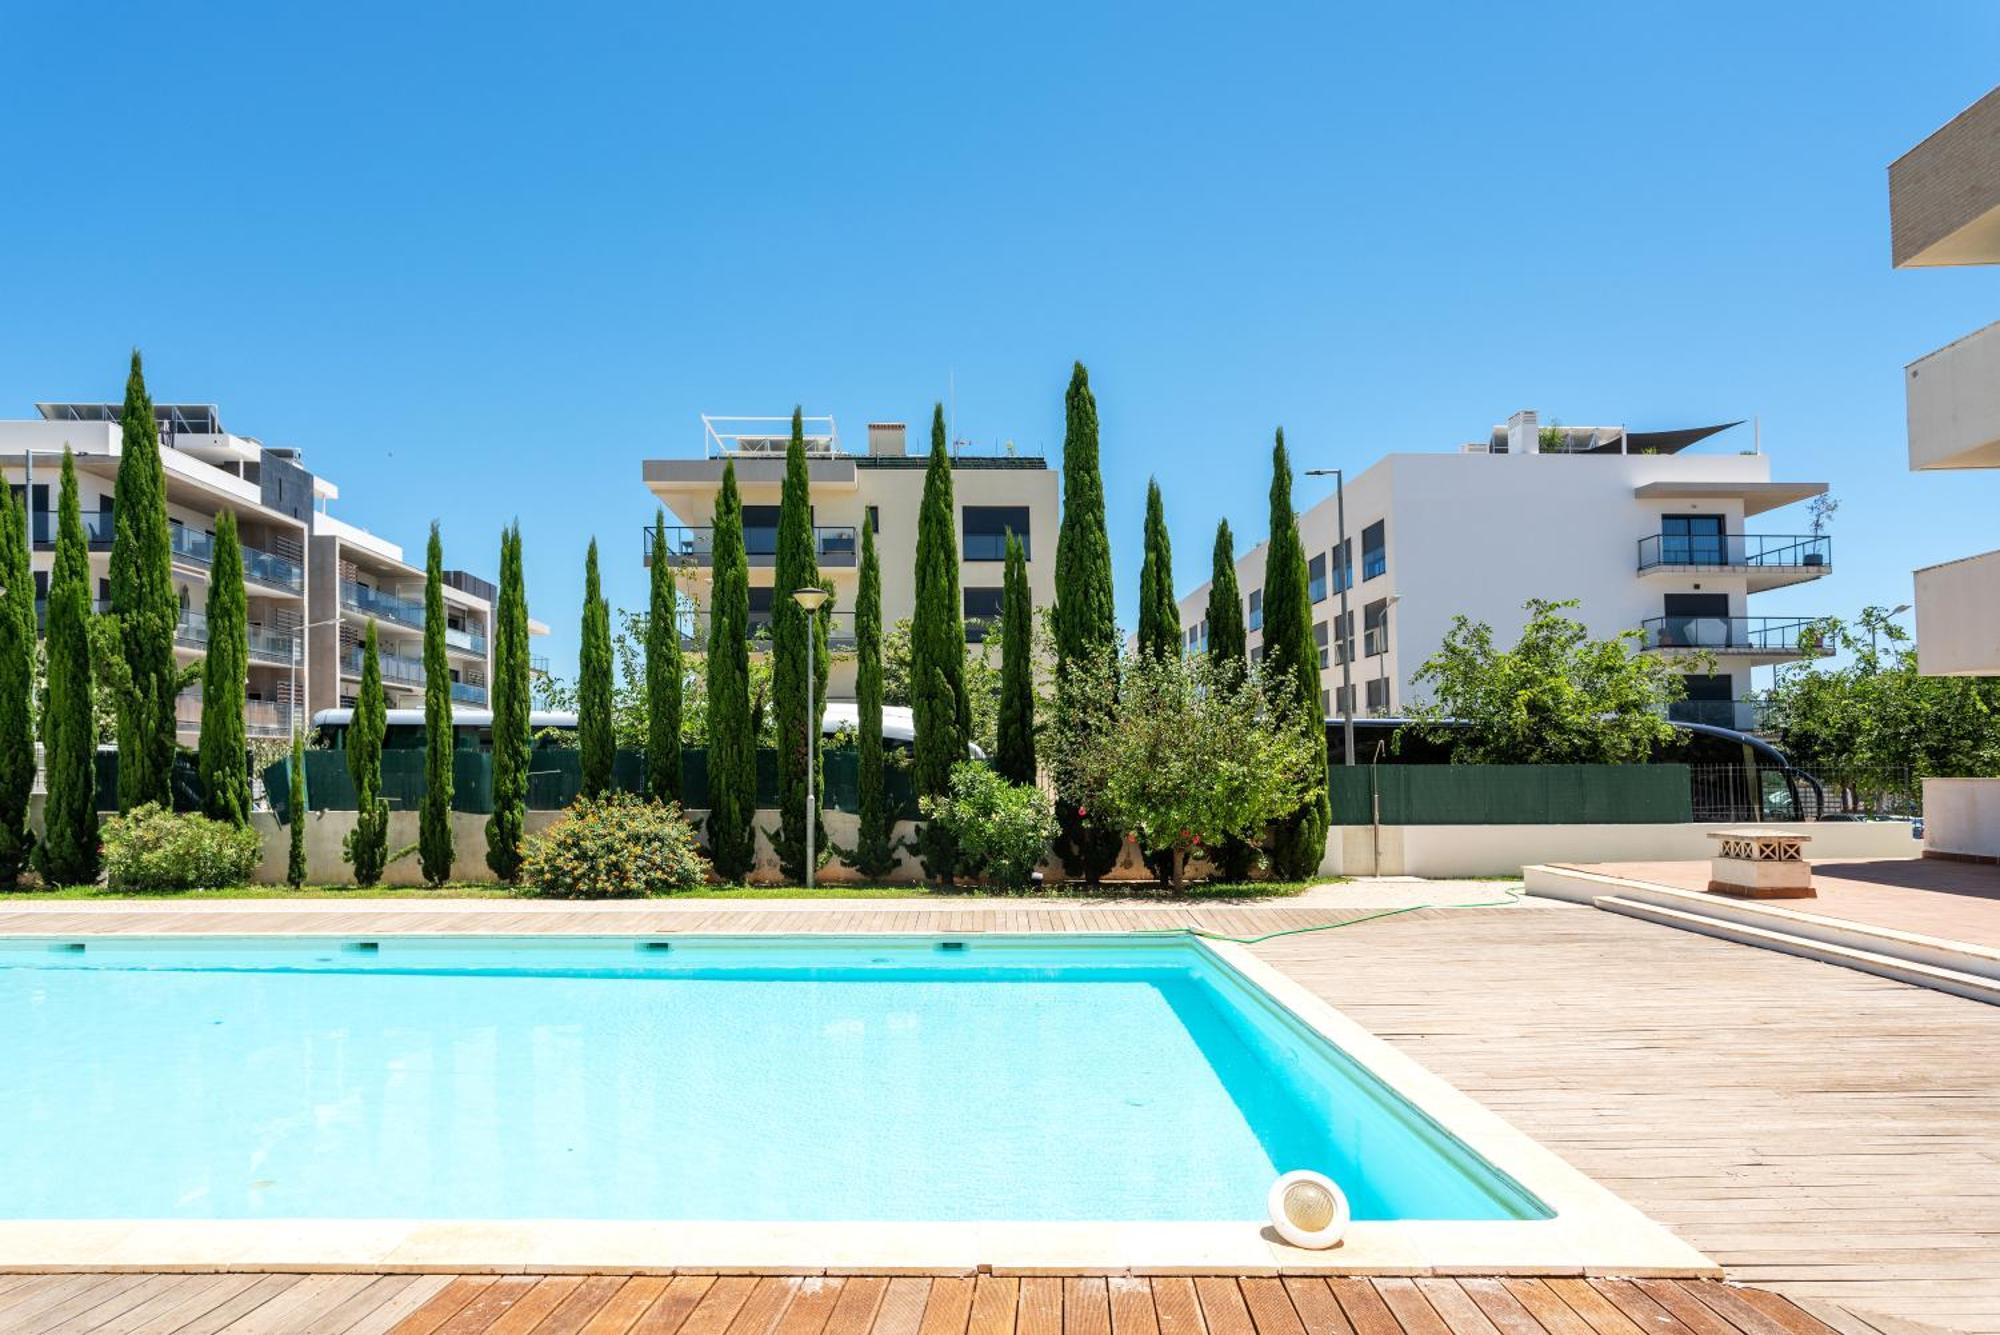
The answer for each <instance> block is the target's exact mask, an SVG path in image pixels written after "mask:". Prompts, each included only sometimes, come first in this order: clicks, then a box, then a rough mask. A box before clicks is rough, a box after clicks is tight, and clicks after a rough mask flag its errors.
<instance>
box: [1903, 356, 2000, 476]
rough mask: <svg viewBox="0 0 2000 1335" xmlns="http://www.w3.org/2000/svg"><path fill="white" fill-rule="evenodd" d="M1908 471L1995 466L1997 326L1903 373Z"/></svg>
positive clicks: (1998, 449) (1998, 445)
mask: <svg viewBox="0 0 2000 1335" xmlns="http://www.w3.org/2000/svg"><path fill="white" fill-rule="evenodd" d="M1903 393H1904V399H1905V403H1906V407H1907V415H1908V421H1909V435H1910V467H1911V468H1912V469H1919V470H1921V469H1931V468H1996V467H2000V322H1996V323H1994V324H1990V325H1987V326H1986V327H1985V328H1984V329H1981V330H1979V331H1978V332H1977V333H1972V334H1967V335H1966V336H1965V337H1964V338H1961V339H1959V340H1958V341H1957V342H1956V343H1948V344H1946V345H1945V346H1944V347H1942V348H1939V349H1938V350H1937V351H1936V352H1933V353H1931V354H1930V355H1929V356H1927V357H1922V358H1919V359H1918V360H1916V361H1914V362H1912V363H1910V365H1909V366H1907V367H1905V368H1904V370H1903Z"/></svg>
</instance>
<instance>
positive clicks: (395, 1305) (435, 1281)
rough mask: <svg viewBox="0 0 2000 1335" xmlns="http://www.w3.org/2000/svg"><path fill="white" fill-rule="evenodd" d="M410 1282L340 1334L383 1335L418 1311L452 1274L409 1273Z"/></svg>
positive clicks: (448, 1280) (441, 1290)
mask: <svg viewBox="0 0 2000 1335" xmlns="http://www.w3.org/2000/svg"><path fill="white" fill-rule="evenodd" d="M403 1278H406V1279H409V1280H410V1283H409V1285H407V1286H406V1287H405V1288H403V1289H401V1290H400V1291H398V1292H396V1293H394V1294H392V1295H391V1296H390V1297H389V1298H388V1299H387V1300H386V1301H384V1302H383V1303H382V1305H381V1306H380V1307H377V1308H376V1309H375V1310H374V1311H372V1312H370V1313H368V1314H367V1315H366V1316H363V1317H361V1318H360V1319H359V1320H357V1321H356V1322H355V1323H354V1324H353V1325H352V1326H349V1327H348V1328H347V1329H346V1330H345V1331H343V1332H341V1335H384V1333H385V1332H387V1331H390V1330H393V1329H394V1328H395V1326H396V1324H397V1323H398V1322H399V1321H401V1320H402V1319H403V1318H404V1317H406V1316H408V1315H409V1314H410V1313H411V1312H414V1311H416V1310H417V1309H418V1308H420V1307H422V1306H423V1305H424V1304H425V1303H427V1302H429V1301H430V1300H431V1299H432V1298H434V1297H436V1296H437V1295H438V1294H439V1293H441V1292H443V1291H444V1290H445V1289H446V1288H447V1287H448V1286H449V1285H450V1284H451V1280H452V1277H451V1276H450V1275H406V1276H403Z"/></svg>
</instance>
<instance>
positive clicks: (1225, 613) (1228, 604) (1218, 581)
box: [1205, 519, 1248, 666]
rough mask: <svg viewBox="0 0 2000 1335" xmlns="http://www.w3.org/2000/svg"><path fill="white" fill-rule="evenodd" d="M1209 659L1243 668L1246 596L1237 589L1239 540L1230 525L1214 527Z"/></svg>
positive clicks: (1209, 610)
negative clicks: (1231, 530)
mask: <svg viewBox="0 0 2000 1335" xmlns="http://www.w3.org/2000/svg"><path fill="white" fill-rule="evenodd" d="M1205 615H1206V616H1207V618H1208V656H1209V657H1210V658H1211V659H1214V660H1215V661H1216V662H1217V663H1235V664H1237V665H1239V666H1240V665H1242V663H1243V662H1244V660H1245V659H1246V657H1247V656H1248V650H1247V649H1246V648H1245V647H1244V640H1245V635H1244V630H1243V594H1242V591H1241V590H1240V589H1238V588H1237V585H1236V538H1235V536H1234V535H1233V534H1231V533H1230V531H1229V521H1228V520H1227V519H1225V520H1223V521H1222V522H1221V523H1219V524H1217V525H1216V526H1215V564H1214V567H1213V569H1211V570H1210V572H1209V576H1208V611H1207V612H1206V613H1205Z"/></svg>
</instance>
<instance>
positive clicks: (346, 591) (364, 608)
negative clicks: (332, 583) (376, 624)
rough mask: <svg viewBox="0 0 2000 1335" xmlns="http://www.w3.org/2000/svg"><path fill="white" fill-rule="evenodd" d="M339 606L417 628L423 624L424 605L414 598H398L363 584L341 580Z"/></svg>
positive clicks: (378, 618) (420, 627) (381, 619)
mask: <svg viewBox="0 0 2000 1335" xmlns="http://www.w3.org/2000/svg"><path fill="white" fill-rule="evenodd" d="M340 602H341V606H343V607H347V608H351V609H352V610H354V611H356V612H360V613H361V614H363V615H364V616H371V617H374V618H375V619H376V620H378V621H393V622H395V623H396V624H398V625H401V626H414V627H415V628H417V629H418V630H422V629H423V625H424V605H423V604H422V603H421V602H419V601H417V600H416V599H414V598H399V597H397V596H396V595H395V594H393V593H384V592H382V590H380V589H371V588H369V587H368V586H367V585H365V584H356V583H354V582H353V581H352V580H343V581H341V585H340Z"/></svg>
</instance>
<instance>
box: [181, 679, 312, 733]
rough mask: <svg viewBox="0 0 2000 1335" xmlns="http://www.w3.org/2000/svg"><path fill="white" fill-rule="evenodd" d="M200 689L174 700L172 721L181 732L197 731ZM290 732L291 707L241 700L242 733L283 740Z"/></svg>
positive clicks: (276, 702) (198, 726)
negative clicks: (183, 729) (186, 730)
mask: <svg viewBox="0 0 2000 1335" xmlns="http://www.w3.org/2000/svg"><path fill="white" fill-rule="evenodd" d="M201 706H202V695H201V687H199V686H195V687H191V688H189V689H188V690H185V691H182V692H181V693H180V694H179V695H177V696H175V697H174V721H175V722H176V723H178V724H179V725H180V726H181V727H183V728H190V729H198V728H200V727H201ZM291 730H292V707H291V706H290V705H288V704H286V703H285V702H284V701H282V700H245V701H244V702H243V731H244V732H246V733H248V734H249V735H250V736H252V737H283V736H285V735H286V734H288V733H290V732H291Z"/></svg>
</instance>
